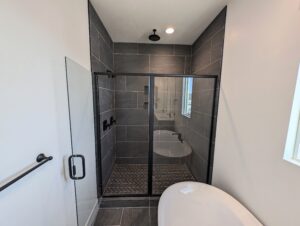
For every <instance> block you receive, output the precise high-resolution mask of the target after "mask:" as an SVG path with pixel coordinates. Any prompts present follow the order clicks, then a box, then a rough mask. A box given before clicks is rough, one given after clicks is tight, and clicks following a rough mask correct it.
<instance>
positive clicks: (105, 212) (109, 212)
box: [94, 208, 123, 226]
mask: <svg viewBox="0 0 300 226" xmlns="http://www.w3.org/2000/svg"><path fill="white" fill-rule="evenodd" d="M122 212H123V208H112V209H100V210H99V213H98V216H97V218H96V221H95V224H94V226H108V225H120V222H121V217H122Z"/></svg>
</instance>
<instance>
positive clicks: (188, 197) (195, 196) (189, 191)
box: [158, 182, 262, 226]
mask: <svg viewBox="0 0 300 226" xmlns="http://www.w3.org/2000/svg"><path fill="white" fill-rule="evenodd" d="M158 226H262V224H261V223H260V222H259V221H258V220H257V219H256V218H255V217H254V216H253V215H252V214H251V213H250V212H249V211H248V210H247V209H246V208H245V207H244V206H242V205H241V204H240V203H239V202H238V201H237V200H236V199H234V198H233V197H231V196H230V195H228V194H227V193H225V192H223V191H222V190H220V189H218V188H216V187H213V186H210V185H207V184H203V183H198V182H182V183H178V184H174V185H172V186H170V187H169V188H167V189H166V190H165V191H164V193H163V194H162V196H161V198H160V201H159V205H158Z"/></svg>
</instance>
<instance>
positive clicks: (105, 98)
mask: <svg viewBox="0 0 300 226" xmlns="http://www.w3.org/2000/svg"><path fill="white" fill-rule="evenodd" d="M99 102H100V112H101V113H102V112H106V111H108V110H112V109H113V103H114V92H113V91H112V90H108V89H103V88H99Z"/></svg>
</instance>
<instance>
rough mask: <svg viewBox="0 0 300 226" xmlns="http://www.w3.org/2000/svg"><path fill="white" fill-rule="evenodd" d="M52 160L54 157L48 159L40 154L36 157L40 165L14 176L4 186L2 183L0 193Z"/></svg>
mask: <svg viewBox="0 0 300 226" xmlns="http://www.w3.org/2000/svg"><path fill="white" fill-rule="evenodd" d="M52 159H53V157H52V156H49V157H46V156H45V155H44V154H39V155H38V156H37V157H36V162H37V163H38V164H37V165H35V166H34V167H32V168H30V169H29V170H27V171H25V172H23V173H21V174H18V175H17V176H14V177H13V178H12V179H11V180H9V181H8V182H6V183H4V184H3V185H1V183H0V192H1V191H3V190H4V189H5V188H7V187H9V186H10V185H12V184H13V183H15V182H17V181H18V180H20V179H21V178H23V177H24V176H26V175H27V174H29V173H31V172H32V171H34V170H35V169H37V168H39V167H40V166H41V165H43V164H45V163H46V162H48V161H50V160H52Z"/></svg>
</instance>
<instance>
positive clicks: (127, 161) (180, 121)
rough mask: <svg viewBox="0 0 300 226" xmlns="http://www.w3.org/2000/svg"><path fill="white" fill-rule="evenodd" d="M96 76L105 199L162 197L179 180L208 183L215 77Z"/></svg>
mask: <svg viewBox="0 0 300 226" xmlns="http://www.w3.org/2000/svg"><path fill="white" fill-rule="evenodd" d="M99 76H102V77H99V79H100V78H101V80H102V81H100V82H98V93H99V101H100V105H99V107H100V120H101V121H100V122H99V123H98V124H99V125H100V127H102V129H101V132H102V134H101V170H102V189H103V196H104V197H114V196H121V197H122V196H148V195H161V194H162V192H163V191H164V190H165V189H166V188H167V187H168V186H170V185H172V184H174V183H177V182H181V181H200V182H207V180H208V169H209V165H210V159H211V148H212V142H211V141H212V134H213V133H212V128H213V119H214V110H213V108H214V100H215V94H216V82H217V79H216V76H211V77H210V76H189V77H188V76H176V75H167V74H166V75H150V74H143V75H136V74H117V75H114V74H113V73H110V74H105V73H103V74H102V75H99ZM108 77H109V78H110V79H111V81H113V84H114V86H113V88H111V89H110V90H109V91H108V90H107V88H106V87H105V84H107V82H104V81H105V80H106V79H108ZM110 102H111V103H110ZM107 106H109V109H108V108H107ZM111 117H113V121H114V120H115V122H114V123H112V121H111V119H110V118H111ZM104 124H106V125H107V128H106V129H105V130H104V129H103V126H104ZM113 131H115V132H114V133H115V137H114V136H112V137H113V138H110V137H111V136H110V135H109V134H110V133H113ZM113 139H115V140H113Z"/></svg>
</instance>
